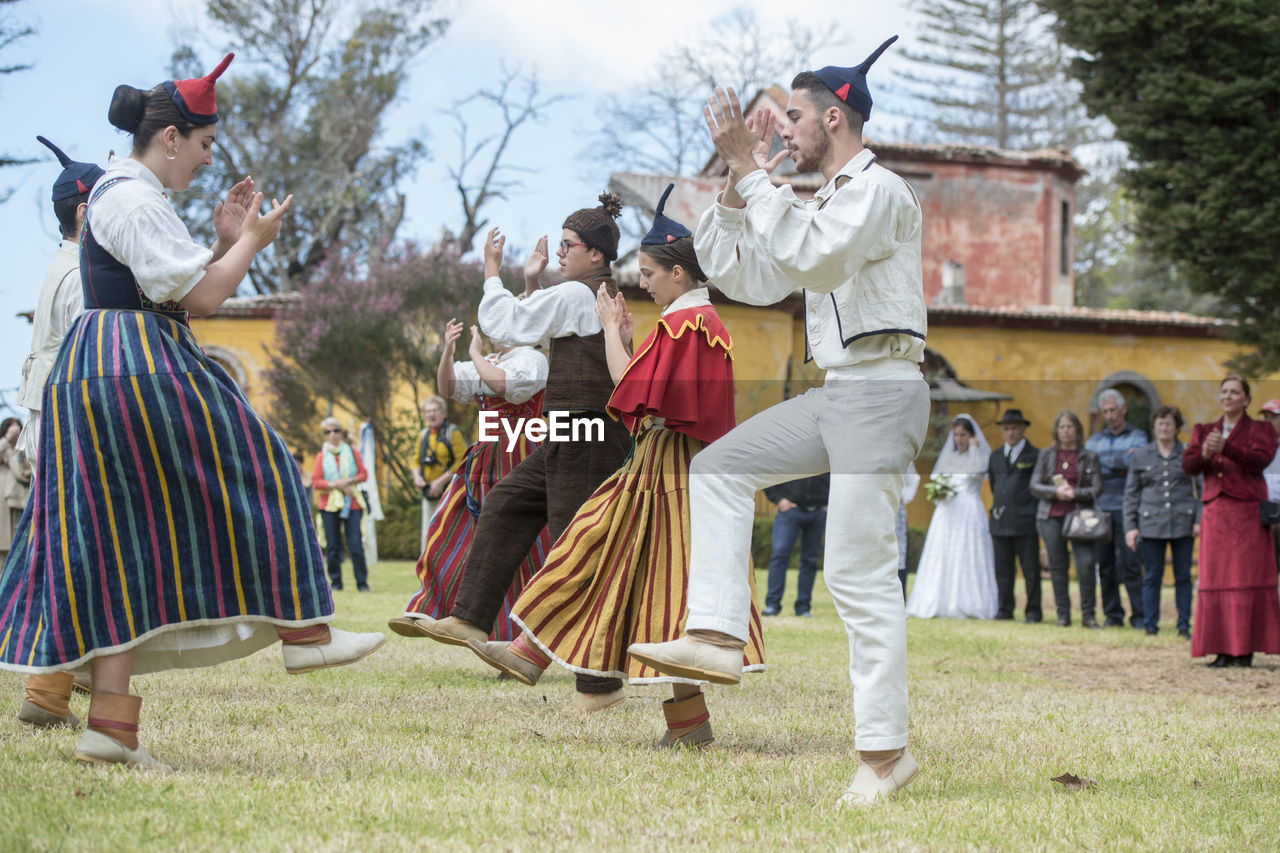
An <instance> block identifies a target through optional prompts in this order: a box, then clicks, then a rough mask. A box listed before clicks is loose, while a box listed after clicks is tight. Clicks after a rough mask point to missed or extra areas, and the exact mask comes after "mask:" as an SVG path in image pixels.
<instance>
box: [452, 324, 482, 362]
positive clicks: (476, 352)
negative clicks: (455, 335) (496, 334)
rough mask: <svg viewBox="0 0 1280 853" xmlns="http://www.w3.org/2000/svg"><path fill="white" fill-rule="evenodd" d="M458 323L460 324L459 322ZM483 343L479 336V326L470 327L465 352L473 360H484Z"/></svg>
mask: <svg viewBox="0 0 1280 853" xmlns="http://www.w3.org/2000/svg"><path fill="white" fill-rule="evenodd" d="M458 325H462V324H461V323H459V324H458ZM483 343H484V339H483V338H482V337H480V327H479V326H475V325H473V326H472V327H471V343H470V345H469V346H468V347H467V354H468V355H469V356H471V360H472V361H473V362H476V361H483V360H484V349H483V347H482V345H483Z"/></svg>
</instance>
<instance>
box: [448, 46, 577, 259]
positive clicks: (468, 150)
mask: <svg viewBox="0 0 1280 853" xmlns="http://www.w3.org/2000/svg"><path fill="white" fill-rule="evenodd" d="M569 98H570V96H568V95H543V94H542V84H541V81H539V79H538V75H537V72H536V71H535V72H534V73H532V74H528V75H526V74H524V73H523V72H522V70H521V69H520V68H519V67H518V66H517V67H516V68H510V69H509V68H507V67H506V66H505V65H504V66H502V79H501V80H500V81H499V82H498V84H497V85H496V86H494V87H492V88H488V89H478V90H476V91H475V92H472V93H471V94H470V95H468V96H467V97H465V98H462V99H460V100H458V101H455V102H454V104H453V107H452V108H451V109H450V111H449V112H450V115H452V116H453V120H454V123H455V124H456V125H457V137H458V162H457V165H455V166H451V167H450V168H449V177H450V179H451V180H452V181H453V184H454V187H455V188H456V189H457V190H458V196H459V199H460V200H461V202H462V215H463V220H462V228H461V230H460V231H459V233H458V235H457V236H456V237H446V238H445V239H448V240H451V241H452V242H454V243H455V245H456V246H457V249H458V251H459V252H460V253H463V254H465V253H466V252H467V251H468V250H469V249H470V248H471V244H472V242H473V241H474V240H475V237H476V235H477V234H479V233H480V232H481V231H483V230H484V228H485V226H486V225H488V224H489V220H488V219H487V218H482V216H481V211H482V210H483V209H484V207H485V205H487V204H488V203H489V202H491V201H493V200H495V199H506V198H507V193H508V192H509V191H511V190H513V189H515V188H517V187H519V186H521V181H520V180H519V179H517V178H514V177H509V175H511V174H512V173H519V172H526V173H527V172H531V171H533V170H532V169H529V168H527V167H523V166H513V165H511V164H509V163H503V162H502V160H503V158H504V157H505V156H506V155H507V150H508V147H509V146H510V144H511V140H512V138H513V137H514V136H515V134H516V131H518V130H519V129H520V128H521V127H522V126H523V125H525V124H527V123H529V122H540V121H542V120H543V119H544V118H545V116H546V110H547V108H548V107H551V106H553V105H554V104H558V103H560V102H561V101H566V100H569ZM470 104H480V105H483V106H485V107H488V108H489V109H491V110H496V112H497V113H498V115H499V116H500V117H501V122H502V123H501V129H499V130H498V131H496V132H494V133H492V134H489V135H487V136H484V137H482V138H481V139H479V140H478V141H476V142H471V141H470V140H469V138H468V137H469V133H470V131H471V124H470V119H468V117H467V115H466V113H465V112H464V108H465V107H467V106H468V105H470ZM473 167H475V168H476V169H478V171H479V176H478V177H476V178H474V179H469V178H468V172H469V171H471V170H472V168H473Z"/></svg>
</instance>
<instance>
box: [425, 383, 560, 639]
mask: <svg viewBox="0 0 1280 853" xmlns="http://www.w3.org/2000/svg"><path fill="white" fill-rule="evenodd" d="M536 399H537V401H538V404H537V407H538V408H540V407H541V400H542V395H541V393H539V394H538V396H537V398H536ZM517 410H518V412H519V413H520V414H522V415H523V416H526V417H528V416H532V415H536V414H537V409H534V410H532V411H525V407H510V409H508V407H500V408H498V409H495V410H494V411H497V412H498V413H499V417H501V418H504V419H505V418H507V417H511V416H515V415H516V413H517ZM506 445H507V437H506V435H505V434H503V435H502V438H501V439H500V440H499V441H477V442H476V443H475V444H473V445H471V447H469V448H467V455H466V457H465V459H464V461H463V463H462V467H461V468H460V469H459V471H458V474H457V476H455V477H454V478H453V479H452V480H450V481H449V487H448V488H447V489H446V490H445V493H444V496H443V497H442V498H441V499H440V506H439V508H438V509H437V510H436V514H435V517H434V518H432V519H431V526H430V527H429V528H428V530H427V548H426V550H425V551H423V552H422V556H421V557H419V558H418V565H417V569H416V570H417V572H418V581H419V582H420V583H421V584H422V587H421V588H420V589H419V590H418V591H417V592H416V593H415V594H414V596H413V597H412V598H410V599H409V603H408V604H406V605H405V615H406V616H413V615H414V614H426V615H427V616H430V617H431V618H432V619H443V618H444V617H446V616H448V615H449V613H450V612H452V610H453V601H454V599H455V598H457V597H458V586H459V585H460V584H461V583H462V567H463V565H464V564H465V563H466V562H467V552H468V551H469V550H470V549H471V537H472V536H473V535H475V530H476V521H477V520H478V519H479V518H480V508H481V507H482V506H483V505H484V499H485V496H486V495H487V494H488V493H489V490H490V489H492V488H493V487H494V484H496V483H497V482H498V481H499V480H501V479H502V478H503V477H505V476H507V474H509V473H511V469H513V468H515V467H516V466H517V465H519V464H520V463H521V462H522V461H524V458H525V457H526V456H528V455H529V454H530V453H532V452H533V449H534V447H536V446H537V445H536V444H534V443H533V442H531V441H529V440H528V439H526V438H525V437H524V434H523V433H521V434H520V437H519V439H518V441H517V443H516V445H515V446H514V447H513V448H512V449H511V450H510V451H507V449H506ZM550 550H551V537H550V536H548V535H547V531H546V529H545V528H544V529H543V531H542V533H540V534H538V539H537V541H536V542H534V544H533V548H532V550H530V551H529V556H528V557H526V558H525V560H524V562H522V563H521V564H520V568H519V569H518V570H517V571H516V576H515V579H514V580H513V581H512V582H511V588H510V589H508V590H507V594H506V596H504V597H503V599H502V609H501V610H500V611H499V612H498V618H497V619H495V620H494V623H493V629H492V630H491V631H490V632H489V636H490V638H492V639H494V640H500V641H510V640H514V639H515V638H516V637H517V636H518V635H519V633H520V629H519V628H517V627H516V625H515V623H513V622H512V621H511V608H512V607H513V606H514V605H515V601H516V599H517V598H518V597H519V596H520V591H521V590H523V589H524V587H525V584H527V583H528V582H529V578H531V577H533V576H534V575H535V574H537V573H538V570H539V569H541V568H542V563H543V561H544V560H545V559H546V557H547V552H548V551H550Z"/></svg>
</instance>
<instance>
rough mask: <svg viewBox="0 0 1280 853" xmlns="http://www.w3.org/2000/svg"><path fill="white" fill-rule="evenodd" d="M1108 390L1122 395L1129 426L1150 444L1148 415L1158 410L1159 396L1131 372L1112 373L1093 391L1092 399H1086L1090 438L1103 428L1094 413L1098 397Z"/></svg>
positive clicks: (1141, 377)
mask: <svg viewBox="0 0 1280 853" xmlns="http://www.w3.org/2000/svg"><path fill="white" fill-rule="evenodd" d="M1108 388H1114V389H1116V390H1117V391H1119V392H1120V393H1121V394H1122V395H1124V401H1125V404H1126V406H1127V407H1128V415H1127V416H1128V419H1129V424H1130V425H1131V426H1133V427H1136V428H1137V429H1140V430H1142V432H1143V434H1145V435H1146V436H1147V439H1148V440H1150V438H1151V413H1152V412H1154V411H1155V410H1156V409H1158V408H1160V405H1161V403H1160V392H1159V391H1157V390H1156V386H1155V385H1154V384H1152V382H1151V380H1150V379H1147V377H1145V376H1143V375H1142V374H1141V373H1137V372H1135V371H1132V370H1120V371H1117V372H1115V373H1112V374H1111V375H1110V376H1108V377H1107V378H1106V379H1104V380H1102V381H1101V382H1099V383H1098V384H1097V385H1096V386H1095V387H1094V389H1093V395H1092V396H1091V397H1090V398H1089V432H1090V434H1093V433H1095V432H1097V431H1098V430H1100V429H1102V427H1103V421H1102V415H1101V414H1099V412H1098V397H1099V396H1100V395H1101V394H1102V392H1103V391H1105V390H1107V389H1108Z"/></svg>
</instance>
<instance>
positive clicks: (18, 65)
mask: <svg viewBox="0 0 1280 853" xmlns="http://www.w3.org/2000/svg"><path fill="white" fill-rule="evenodd" d="M18 2H21V0H0V55H3V54H5V53H7V52H8V51H9V49H10V48H12V47H13V46H14V45H16V44H17V43H18V42H20V41H22V40H23V39H25V38H27V37H28V36H32V35H34V34H35V29H34V28H33V27H31V26H29V25H27V24H23V23H20V22H18V21H15V20H14V19H13V15H12V13H11V12H10V10H9V8H8V7H9V6H11V5H12V4H14V3H18ZM0 61H3V62H4V63H5V64H3V65H0V76H4V75H8V74H15V73H17V72H19V71H26V70H27V69H28V68H30V67H31V64H30V63H29V62H9V61H7V59H6V60H0ZM30 162H32V160H31V159H30V158H23V157H17V156H14V155H12V154H6V153H4V152H0V168H3V167H5V166H22V165H25V164H27V163H30ZM12 194H13V190H10V189H0V204H3V203H4V202H6V201H8V200H9V196H10V195H12Z"/></svg>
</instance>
